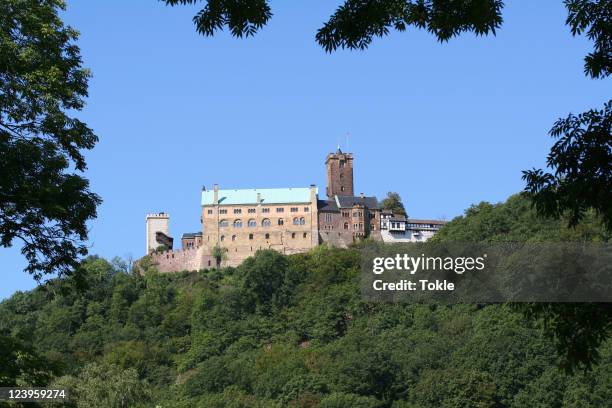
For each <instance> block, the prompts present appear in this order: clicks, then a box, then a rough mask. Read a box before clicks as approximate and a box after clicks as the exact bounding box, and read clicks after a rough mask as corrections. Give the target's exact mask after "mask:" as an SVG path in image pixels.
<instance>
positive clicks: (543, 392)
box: [0, 196, 612, 408]
mask: <svg viewBox="0 0 612 408" xmlns="http://www.w3.org/2000/svg"><path fill="white" fill-rule="evenodd" d="M602 231H603V230H602V229H601V226H600V224H599V223H598V222H597V221H596V220H594V218H593V217H589V218H588V219H587V220H585V222H584V223H583V224H582V225H581V226H579V227H578V229H576V230H568V229H567V228H566V225H565V224H564V223H563V221H546V220H540V219H537V217H536V216H535V215H534V214H533V212H532V210H531V209H530V206H529V204H528V202H527V201H526V200H525V199H523V198H521V197H519V196H515V197H512V198H510V199H509V201H508V202H507V203H505V204H500V205H490V204H486V203H483V204H480V205H478V206H475V207H472V208H471V209H469V210H468V211H467V212H466V215H465V216H463V217H459V218H458V219H456V220H454V221H452V222H451V223H449V224H448V225H447V226H445V227H444V228H443V230H442V231H441V232H440V235H439V236H438V238H437V239H439V240H453V239H464V240H465V239H468V238H470V239H473V240H504V239H507V240H529V239H533V240H544V239H552V240H588V241H602V240H607V239H608V238H609V237H607V236H606V234H605V233H603V232H602ZM359 259H360V258H359V249H358V248H352V249H328V248H325V247H319V248H317V249H315V250H314V251H312V252H310V253H308V254H303V255H292V256H284V255H281V254H279V253H277V252H274V251H260V252H258V253H257V254H256V256H255V257H253V258H250V259H248V260H247V261H246V262H245V263H244V264H243V265H241V266H240V267H239V268H236V269H234V268H225V269H221V270H218V271H217V270H208V271H200V272H197V273H196V272H192V273H187V272H185V273H180V274H159V273H156V271H155V268H154V266H151V265H146V262H144V263H143V264H142V269H143V270H142V272H143V273H142V274H138V273H135V272H133V271H128V270H127V269H128V268H126V266H125V265H124V264H122V263H121V262H119V261H114V262H108V261H106V260H104V259H100V258H95V257H92V258H88V259H87V260H86V261H84V262H83V264H82V267H83V270H84V273H85V276H86V278H87V281H88V282H89V288H88V289H87V290H86V291H84V292H79V291H78V290H77V289H76V287H75V282H73V281H71V280H70V279H63V280H60V281H55V282H54V283H53V284H51V285H49V286H48V287H46V288H38V289H36V290H33V291H30V292H26V293H16V294H15V295H13V296H12V297H11V298H10V299H7V300H5V301H3V302H2V303H1V304H0V342H1V344H0V347H1V348H2V349H3V351H5V352H4V353H2V357H1V358H2V359H4V361H0V385H9V384H15V383H17V384H19V385H27V384H37V385H46V384H52V385H56V386H66V387H68V388H70V389H71V390H72V391H73V395H74V396H75V406H78V407H120V406H125V407H127V406H156V405H158V406H162V407H192V406H201V407H276V406H278V407H324V408H340V407H357V408H360V407H364V408H365V407H381V408H382V407H393V408H408V407H410V408H413V407H449V408H450V407H521V408H523V407H576V408H577V407H604V406H606V405H607V404H609V401H612V342H611V341H610V340H605V341H604V342H603V343H602V344H601V345H600V346H599V347H598V350H599V360H598V363H597V364H595V365H593V367H592V369H591V370H586V371H584V370H574V371H573V372H569V371H565V370H561V369H559V367H558V364H559V363H560V362H561V361H562V360H563V356H562V355H560V353H559V351H558V341H557V340H558V339H557V340H555V338H553V337H551V334H550V332H549V331H547V330H548V329H547V328H546V327H547V326H545V325H544V323H543V321H542V320H541V319H532V318H528V317H525V314H524V313H523V311H521V310H519V309H517V308H516V307H513V306H512V305H455V306H432V305H418V304H401V305H400V304H371V303H364V302H362V301H361V300H360V294H359V273H360V268H359Z"/></svg>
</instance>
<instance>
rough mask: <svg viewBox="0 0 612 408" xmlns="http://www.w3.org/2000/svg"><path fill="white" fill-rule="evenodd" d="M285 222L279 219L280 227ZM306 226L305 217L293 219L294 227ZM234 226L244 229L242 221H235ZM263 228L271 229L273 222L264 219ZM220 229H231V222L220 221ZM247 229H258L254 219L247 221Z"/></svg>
mask: <svg viewBox="0 0 612 408" xmlns="http://www.w3.org/2000/svg"><path fill="white" fill-rule="evenodd" d="M284 223H285V221H284V220H283V219H282V218H279V219H278V225H284ZM304 224H306V219H305V218H304V217H299V218H298V217H295V218H294V219H293V225H304ZM232 226H233V227H234V228H242V220H234V222H233V223H232ZM261 226H262V227H271V226H272V221H271V220H270V219H269V218H264V219H263V220H262V221H261ZM219 227H229V221H228V220H221V221H219ZM247 227H249V228H255V227H257V221H256V220H254V219H250V220H248V221H247Z"/></svg>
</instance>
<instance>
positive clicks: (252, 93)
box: [0, 0, 611, 298]
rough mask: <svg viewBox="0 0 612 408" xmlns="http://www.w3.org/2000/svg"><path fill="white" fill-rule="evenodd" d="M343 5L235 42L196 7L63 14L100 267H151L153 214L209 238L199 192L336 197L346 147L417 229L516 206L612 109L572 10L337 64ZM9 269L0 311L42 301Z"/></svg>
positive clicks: (412, 39) (365, 186) (347, 55)
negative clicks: (89, 141) (77, 85)
mask: <svg viewBox="0 0 612 408" xmlns="http://www.w3.org/2000/svg"><path fill="white" fill-rule="evenodd" d="M339 4H340V1H339V0H338V1H329V0H318V1H314V0H308V1H280V0H277V1H272V7H273V12H274V13H275V15H274V17H273V19H272V20H271V22H270V24H269V25H268V26H266V27H265V28H264V29H263V30H262V31H261V32H260V33H259V34H257V35H256V37H255V38H250V39H247V40H238V39H234V38H232V37H231V36H229V34H227V33H221V34H220V35H218V36H216V37H214V38H205V37H202V36H200V35H198V34H197V33H196V32H195V30H194V27H193V24H192V22H191V18H192V16H193V14H194V13H195V12H196V11H197V9H198V8H197V7H174V8H171V7H167V6H165V5H164V4H162V3H159V2H157V1H155V0H138V1H136V0H133V1H118V0H115V1H99V2H93V1H68V10H67V12H66V13H65V15H64V17H65V20H66V21H67V22H68V23H69V24H70V25H72V26H73V27H74V28H76V29H78V30H79V31H80V32H81V38H80V40H79V42H78V44H79V45H80V47H81V50H82V55H83V59H84V63H85V65H86V66H87V67H89V68H91V70H92V72H93V78H92V80H91V82H90V98H89V100H88V105H87V107H86V108H85V110H84V111H83V112H82V113H80V114H79V116H80V117H81V118H82V119H84V120H85V121H86V122H87V123H88V124H89V125H90V126H91V127H92V128H93V129H94V130H95V131H96V133H97V134H98V135H99V137H100V142H99V144H98V145H97V147H96V148H95V150H93V151H91V152H89V153H88V154H87V159H88V164H89V169H88V171H87V176H88V177H89V178H90V179H91V183H92V188H93V190H94V191H95V192H97V193H98V194H100V195H101V196H102V198H103V199H104V203H103V204H102V206H101V207H100V208H99V211H98V219H97V220H96V221H94V222H92V223H91V233H90V238H91V253H93V254H99V255H102V256H104V257H108V258H111V257H113V256H115V255H117V256H121V257H124V256H126V255H128V254H131V255H132V256H134V257H139V256H142V255H143V253H144V251H145V224H144V219H145V214H146V213H147V212H151V211H167V212H169V213H170V215H171V227H170V228H171V233H172V234H173V235H174V237H176V238H179V237H180V235H181V233H183V232H192V231H198V230H199V228H200V223H199V217H200V215H199V200H200V190H201V187H202V185H206V186H209V187H210V186H212V184H213V183H215V182H218V183H219V184H220V185H221V186H222V187H225V188H242V187H288V186H295V187H299V186H308V185H309V184H311V183H315V184H317V185H318V186H319V187H320V190H321V191H322V192H324V184H325V172H324V164H323V162H324V158H325V155H326V153H328V152H329V151H332V150H334V149H335V147H336V144H337V142H338V140H339V139H340V140H341V141H342V144H343V147H345V146H344V143H345V142H344V135H345V134H346V133H347V132H350V134H351V138H350V150H351V151H352V152H354V154H355V166H356V168H355V188H356V191H357V192H364V193H366V194H369V195H376V196H378V197H379V198H381V197H383V196H384V195H385V194H386V192H387V191H397V192H399V193H400V194H401V196H402V198H403V199H404V202H405V205H406V208H407V210H408V212H409V214H410V215H411V216H413V217H419V218H421V217H423V218H439V217H445V218H447V219H451V218H452V217H455V216H457V215H459V214H461V213H462V212H463V211H464V209H466V208H467V207H468V206H470V205H471V204H473V203H478V202H480V201H483V200H485V201H491V202H498V201H503V200H504V199H505V198H506V197H508V196H509V195H511V194H513V193H516V192H518V191H520V190H521V189H522V188H523V183H522V181H521V170H524V169H528V168H531V167H533V166H539V167H542V166H543V165H544V164H545V158H546V154H547V153H548V150H549V148H550V146H551V144H552V140H551V139H550V138H549V137H548V135H547V132H548V130H549V129H550V127H551V125H552V124H553V122H554V121H555V120H556V118H558V117H560V116H565V115H567V113H569V112H576V113H577V112H582V111H584V110H587V109H589V108H593V107H601V106H602V105H603V103H604V101H605V100H607V99H608V97H609V94H610V89H611V87H610V82H609V80H608V81H607V82H606V81H594V80H590V79H588V78H586V77H585V76H584V75H583V65H582V64H583V62H582V59H583V57H584V55H585V54H586V53H587V52H588V51H589V50H590V49H591V44H590V43H589V42H588V40H586V39H584V38H573V37H572V36H571V34H570V32H569V29H568V28H567V27H566V26H565V24H564V22H565V18H566V12H565V9H564V8H563V6H562V2H561V0H546V1H511V2H507V5H506V8H505V11H504V24H503V27H502V28H501V29H500V30H499V31H498V34H497V36H496V37H493V36H491V37H481V38H478V37H475V36H474V35H472V34H467V35H464V36H462V37H460V38H456V39H453V40H451V41H450V42H449V43H445V44H440V43H438V42H436V40H435V39H434V38H433V37H432V36H431V35H430V34H428V33H426V32H424V31H419V30H416V29H409V30H408V31H407V32H405V33H392V34H391V35H390V36H388V37H386V38H383V39H378V40H375V42H374V43H373V44H372V46H371V47H370V49H368V50H366V51H363V52H361V51H339V52H336V53H334V54H331V55H329V54H325V53H324V52H323V51H322V49H321V48H320V47H319V46H318V45H317V44H316V43H315V41H314V35H315V32H316V29H317V28H319V27H320V26H321V25H322V23H323V22H324V21H326V19H327V18H328V17H329V15H330V14H331V13H332V12H333V10H334V8H335V7H336V6H337V5H339ZM200 6H201V5H200ZM0 260H1V261H0V265H2V269H3V274H2V284H1V285H0V298H4V297H7V296H9V295H10V294H12V293H13V292H14V291H16V290H24V289H29V288H31V287H33V286H34V282H33V280H32V279H31V278H30V277H29V276H28V275H26V274H25V273H24V272H22V269H23V267H24V266H25V262H24V260H23V259H22V257H21V255H20V254H19V251H18V248H12V249H8V250H7V249H1V248H0Z"/></svg>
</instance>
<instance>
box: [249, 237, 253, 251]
mask: <svg viewBox="0 0 612 408" xmlns="http://www.w3.org/2000/svg"><path fill="white" fill-rule="evenodd" d="M249 239H253V234H249ZM252 250H253V247H251V251H252Z"/></svg>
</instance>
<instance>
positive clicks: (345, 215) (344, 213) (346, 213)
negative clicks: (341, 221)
mask: <svg viewBox="0 0 612 408" xmlns="http://www.w3.org/2000/svg"><path fill="white" fill-rule="evenodd" d="M350 215H351V213H349V212H348V211H342V216H343V217H346V218H348V217H350Z"/></svg>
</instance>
